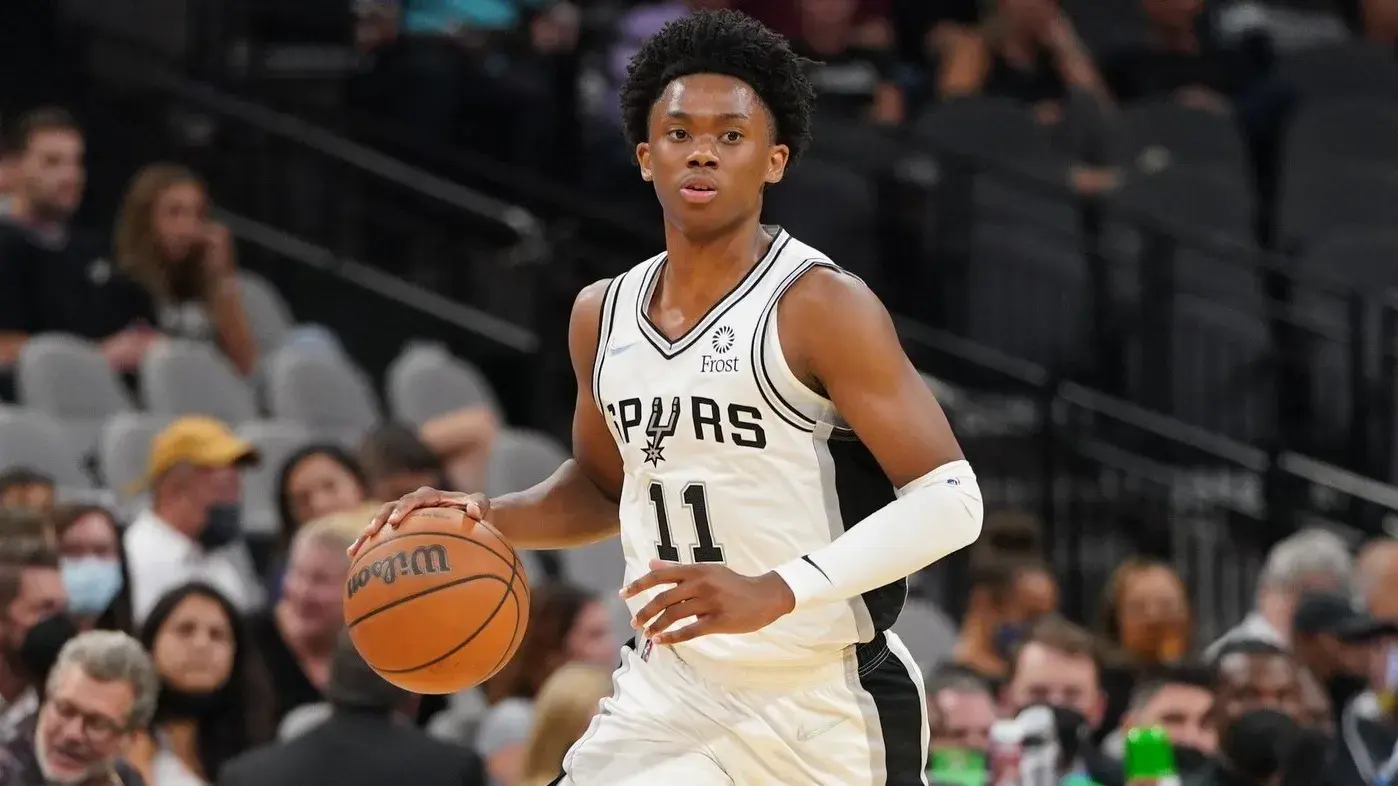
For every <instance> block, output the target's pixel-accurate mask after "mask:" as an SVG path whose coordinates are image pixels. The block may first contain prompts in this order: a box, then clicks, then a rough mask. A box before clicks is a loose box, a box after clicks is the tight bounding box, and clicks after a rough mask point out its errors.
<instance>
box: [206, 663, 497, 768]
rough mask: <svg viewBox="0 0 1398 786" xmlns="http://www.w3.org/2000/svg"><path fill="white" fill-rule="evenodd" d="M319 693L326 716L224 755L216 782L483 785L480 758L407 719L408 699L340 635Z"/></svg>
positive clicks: (408, 713)
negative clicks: (278, 738) (287, 735)
mask: <svg viewBox="0 0 1398 786" xmlns="http://www.w3.org/2000/svg"><path fill="white" fill-rule="evenodd" d="M325 696H326V698H327V699H328V700H329V702H330V704H331V705H332V707H333V708H334V710H333V712H332V713H331V715H330V717H329V718H327V719H326V720H325V721H323V722H322V723H320V724H319V725H318V726H316V727H315V728H313V729H311V730H310V731H307V732H306V733H304V734H302V735H301V736H299V737H297V738H295V739H293V740H291V741H289V742H286V743H281V744H273V745H268V746H264V747H261V748H257V749H255V750H252V751H249V752H248V753H245V754H243V755H241V756H239V757H237V758H236V759H233V760H232V761H230V762H228V764H227V765H225V766H224V768H223V771H222V772H220V773H219V776H218V786H304V785H305V784H308V783H333V784H335V786H360V785H361V784H362V785H363V786H383V784H385V783H405V784H406V783H411V784H413V786H484V785H485V783H486V780H485V773H484V770H483V769H482V767H481V762H480V759H479V758H477V757H476V756H475V754H473V753H471V752H470V751H468V750H466V749H464V748H457V747H454V746H452V745H449V744H447V743H444V742H440V741H438V740H434V739H432V738H431V737H428V736H427V734H426V733H425V732H423V731H421V730H419V729H417V728H416V727H414V726H412V725H411V723H410V721H409V720H408V719H409V718H411V717H412V704H413V703H414V702H413V701H412V698H413V697H411V696H410V695H409V694H408V693H406V692H404V691H401V690H399V689H398V688H395V687H393V686H392V685H389V684H388V683H387V682H385V681H384V680H383V678H382V677H380V676H378V675H377V674H375V673H374V672H373V670H372V669H370V668H369V666H368V664H366V663H365V662H364V660H363V659H362V658H360V657H359V653H358V652H356V651H355V649H354V645H353V644H351V643H350V640H349V637H348V636H344V635H342V636H341V638H340V641H339V643H338V644H337V645H336V649H335V654H334V656H333V658H332V660H331V664H330V681H329V684H328V685H326V688H325Z"/></svg>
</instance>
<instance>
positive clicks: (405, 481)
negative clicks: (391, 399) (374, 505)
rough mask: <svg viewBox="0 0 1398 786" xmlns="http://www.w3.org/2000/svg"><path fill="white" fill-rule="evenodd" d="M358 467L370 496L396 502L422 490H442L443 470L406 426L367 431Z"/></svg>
mask: <svg viewBox="0 0 1398 786" xmlns="http://www.w3.org/2000/svg"><path fill="white" fill-rule="evenodd" d="M359 463H360V466H362V467H364V475H365V477H366V478H368V481H369V496H370V497H373V498H374V499H398V498H399V497H401V496H403V495H404V494H407V493H408V492H410V491H415V490H417V489H418V488H420V487H422V486H431V487H432V488H442V486H441V485H436V484H443V483H446V481H447V478H446V467H445V466H444V465H443V463H442V459H441V457H440V456H438V455H437V454H436V453H434V452H433V451H432V449H431V448H429V447H427V445H425V444H424V443H423V441H422V440H421V439H419V438H418V436H417V434H415V433H413V430H412V429H410V428H408V427H407V426H403V425H399V424H397V423H386V424H383V425H381V426H378V427H377V428H375V429H374V430H372V431H370V432H369V433H368V434H367V435H365V437H364V441H363V443H362V444H361V445H360V447H359Z"/></svg>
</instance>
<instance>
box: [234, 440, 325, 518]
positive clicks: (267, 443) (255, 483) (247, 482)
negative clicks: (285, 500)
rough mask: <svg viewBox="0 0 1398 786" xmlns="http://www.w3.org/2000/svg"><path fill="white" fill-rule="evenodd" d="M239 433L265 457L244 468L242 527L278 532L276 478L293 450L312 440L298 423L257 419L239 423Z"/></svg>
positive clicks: (278, 515)
mask: <svg viewBox="0 0 1398 786" xmlns="http://www.w3.org/2000/svg"><path fill="white" fill-rule="evenodd" d="M238 436H240V437H242V438H243V439H246V440H247V441H249V442H251V443H252V444H254V445H256V446H257V451H258V453H259V454H261V457H262V461H261V462H260V463H259V464H258V465H257V466H255V467H249V468H248V469H246V470H244V471H243V528H244V529H245V530H247V532H248V533H250V534H254V535H275V534H276V533H278V532H280V530H281V520H280V513H279V511H278V510H277V498H278V497H279V494H278V491H279V490H278V489H277V478H278V477H279V476H280V475H281V471H282V464H284V463H286V459H287V457H288V456H290V455H291V454H292V453H295V452H296V451H297V450H298V449H299V448H301V447H302V446H303V445H306V444H307V443H309V442H310V441H311V434H310V432H308V431H307V430H306V429H305V427H303V426H301V425H300V424H299V423H293V422H287V421H276V420H254V421H250V422H248V423H244V424H242V425H241V426H239V427H238Z"/></svg>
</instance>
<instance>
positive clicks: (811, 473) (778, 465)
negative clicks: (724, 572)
mask: <svg viewBox="0 0 1398 786" xmlns="http://www.w3.org/2000/svg"><path fill="white" fill-rule="evenodd" d="M664 263H665V258H664V255H661V256H657V257H654V258H652V259H649V260H647V261H645V262H643V263H641V264H640V265H637V266H636V267H635V268H632V269H631V270H630V271H628V272H626V273H625V274H623V275H621V276H619V277H618V278H616V279H614V280H613V281H612V282H611V284H610V285H609V287H608V289H607V294H606V296H605V298H604V299H603V305H602V322H601V330H600V335H599V336H598V341H599V345H598V350H597V360H596V362H595V364H594V366H593V373H592V392H593V395H594V397H595V398H596V400H597V404H598V406H599V407H600V408H601V410H602V412H603V415H604V417H605V418H606V421H607V423H608V425H609V427H610V428H611V430H612V435H613V437H614V438H615V440H616V443H617V447H618V449H619V451H620V453H621V457H622V463H623V466H624V468H625V470H626V477H625V482H624V484H623V489H622V498H621V510H620V515H621V541H622V549H623V551H624V552H625V555H626V564H627V568H626V577H625V578H626V580H628V581H629V580H632V579H634V578H636V577H637V576H639V575H641V574H642V573H644V572H646V570H647V569H648V563H649V562H650V560H652V559H655V558H656V557H659V558H660V559H664V560H670V561H686V562H722V563H724V564H726V565H728V566H729V567H730V568H732V569H733V570H735V571H737V572H738V573H741V574H744V575H749V576H755V575H760V574H762V573H765V572H766V571H768V570H771V569H772V568H774V567H776V566H777V565H780V564H782V563H784V562H786V561H788V560H791V559H795V558H797V557H800V556H801V555H802V554H806V553H809V552H811V551H814V550H815V549H817V548H819V547H820V546H822V545H824V544H826V543H829V542H830V540H831V539H832V538H835V537H837V536H838V535H839V534H840V533H842V532H843V531H844V530H845V528H846V527H848V526H852V525H854V524H856V523H858V522H859V521H860V520H861V519H863V518H864V517H865V516H867V515H869V514H870V513H872V512H873V511H875V510H877V509H878V508H880V507H882V506H883V505H885V504H887V503H888V502H890V501H891V500H892V499H893V488H892V485H891V484H890V483H889V481H888V479H887V478H886V477H885V476H884V475H883V472H882V471H881V470H880V469H879V466H878V463H877V462H875V461H874V459H873V457H872V456H871V455H870V454H869V451H868V450H867V449H865V448H864V446H863V445H862V444H861V443H860V442H859V441H858V439H857V438H856V437H855V435H854V434H853V433H852V432H851V431H850V430H849V429H848V428H846V427H845V426H844V423H843V421H841V420H840V417H839V414H838V413H837V412H836V411H835V408H834V406H833V405H832V404H831V403H830V402H829V401H827V400H826V399H824V398H823V397H821V396H819V395H817V394H816V393H815V392H813V391H812V390H810V389H809V388H808V387H806V386H805V385H804V384H802V383H801V382H800V381H799V380H798V379H797V377H796V376H795V374H794V373H793V372H792V370H791V369H790V368H789V367H788V365H787V363H786V359H785V357H784V356H783V354H782V348H781V344H780V341H779V339H778V336H777V330H776V313H777V306H778V304H779V302H780V299H781V296H782V294H783V293H784V292H786V291H787V289H788V288H789V287H791V285H792V284H794V283H795V282H796V281H797V280H798V279H800V277H801V276H802V275H804V274H805V273H806V272H807V271H809V270H811V269H812V268H814V267H827V268H833V269H835V270H838V268H836V267H835V265H834V264H833V263H831V262H830V260H829V259H828V258H826V257H825V256H824V255H823V254H821V253H820V252H819V251H816V250H815V249H813V248H811V247H810V246H807V245H806V244H804V243H801V242H800V241H797V240H794V239H793V238H791V236H790V235H788V234H787V233H786V232H784V231H780V230H777V235H776V239H775V241H774V242H773V244H772V248H771V250H770V251H769V252H768V253H767V254H766V255H765V256H764V257H763V258H762V259H761V260H759V261H758V263H757V264H756V265H755V266H754V267H753V268H752V270H750V271H749V272H748V273H747V275H746V276H745V277H744V278H743V279H742V281H740V282H739V283H738V284H737V286H735V287H734V288H733V290H732V291H731V292H730V293H729V294H728V295H727V296H725V297H724V298H723V299H722V300H720V301H719V302H718V303H716V304H715V305H714V306H713V308H711V309H710V310H709V311H708V313H706V314H704V315H703V316H702V317H701V318H700V319H699V320H698V322H696V323H695V324H694V326H693V327H692V328H690V329H689V330H687V331H685V333H684V334H683V335H680V336H677V337H670V336H666V335H665V334H663V333H662V332H661V331H660V330H659V329H658V328H657V327H656V326H655V325H654V324H652V323H651V320H650V318H649V317H648V316H647V311H648V308H649V304H650V301H651V299H652V296H653V294H654V291H655V285H656V281H657V280H658V277H659V276H660V273H661V271H662V269H663V266H664ZM618 578H620V577H618ZM653 594H654V593H653V592H652V593H647V594H645V595H643V596H641V597H638V598H633V599H631V601H630V604H631V610H632V611H633V612H635V611H639V610H640V608H641V607H642V606H643V605H644V604H645V603H646V602H648V601H649V600H650V598H651V597H652V596H653ZM905 594H906V582H902V581H900V582H897V583H896V584H891V585H888V586H886V587H881V588H879V589H876V590H874V591H872V592H870V593H867V594H866V595H865V596H864V597H862V598H856V599H854V600H853V601H852V602H850V603H849V604H829V605H826V606H820V607H814V608H810V609H802V610H801V611H799V612H796V613H793V614H788V615H787V616H785V617H783V618H781V619H780V620H778V621H777V622H776V623H774V624H772V625H771V626H769V627H767V628H765V629H763V630H761V631H757V632H755V633H749V634H743V635H740V636H702V637H700V638H698V639H695V640H694V641H692V642H688V643H686V644H683V645H678V648H679V649H681V650H682V652H685V653H688V654H689V655H691V656H693V657H696V658H703V657H710V658H720V659H722V660H724V661H725V662H729V663H732V662H735V661H736V662H742V661H744V660H751V661H761V662H763V663H765V664H770V663H772V662H773V661H774V660H786V661H791V662H797V661H800V660H802V659H809V658H812V657H813V656H816V655H819V654H821V653H825V652H830V651H838V650H840V649H843V648H844V647H846V646H848V645H849V644H852V643H855V642H861V641H869V640H870V639H872V638H873V636H874V633H875V631H876V630H884V629H887V628H888V627H889V626H890V625H892V624H893V621H894V620H895V619H896V618H897V616H898V612H899V611H900V610H901V608H902V605H903V599H904V597H905Z"/></svg>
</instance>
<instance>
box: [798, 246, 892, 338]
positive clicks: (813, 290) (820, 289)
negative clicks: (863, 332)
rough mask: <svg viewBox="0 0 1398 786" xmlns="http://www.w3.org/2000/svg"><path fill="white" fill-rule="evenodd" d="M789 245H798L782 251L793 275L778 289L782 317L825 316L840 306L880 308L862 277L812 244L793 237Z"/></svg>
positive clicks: (840, 307)
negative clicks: (782, 288)
mask: <svg viewBox="0 0 1398 786" xmlns="http://www.w3.org/2000/svg"><path fill="white" fill-rule="evenodd" d="M790 245H791V246H798V247H796V248H788V249H787V250H786V251H784V254H785V255H788V257H789V259H791V260H792V261H793V262H794V263H795V271H794V273H793V275H794V276H795V278H794V280H793V281H791V283H790V284H789V285H788V286H787V287H786V288H785V289H784V290H783V291H782V292H781V304H780V311H781V312H782V313H783V319H785V318H786V315H787V314H798V315H799V314H803V313H807V312H809V313H810V314H811V315H812V316H813V317H819V318H828V316H829V314H830V313H832V312H834V313H839V311H840V310H843V309H865V308H873V307H876V308H879V309H882V308H883V305H882V302H881V301H880V300H879V297H878V295H876V294H874V291H873V290H872V289H870V288H869V285H868V284H866V283H864V279H862V278H860V277H859V276H857V275H855V274H853V273H851V272H849V271H848V270H845V269H844V268H842V267H840V265H839V264H838V263H837V262H835V261H834V260H832V259H831V258H830V257H829V256H828V255H826V254H825V253H823V252H821V251H819V250H818V249H816V248H815V247H813V246H810V245H807V244H805V243H801V242H800V241H797V240H793V241H792V243H791V244H790ZM822 314H824V317H822V316H821V315H822Z"/></svg>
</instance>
